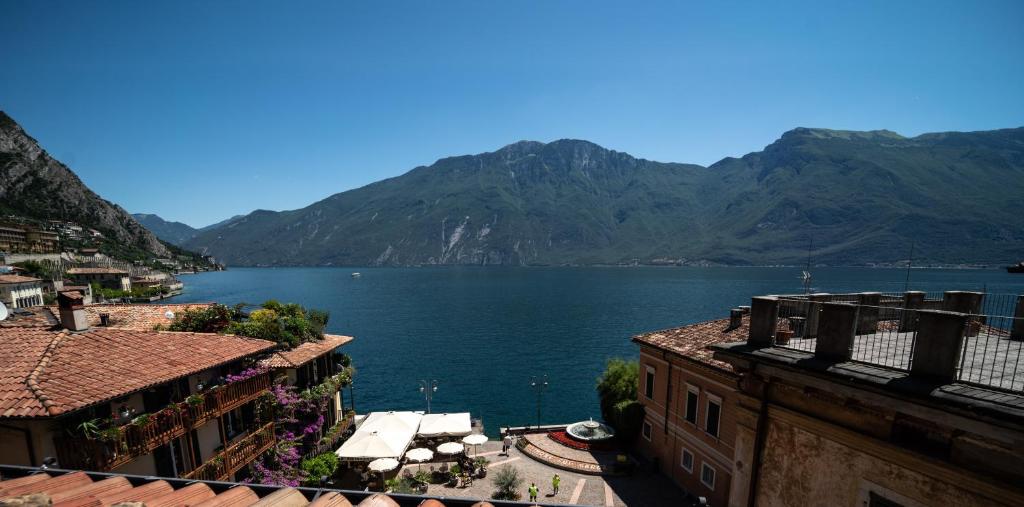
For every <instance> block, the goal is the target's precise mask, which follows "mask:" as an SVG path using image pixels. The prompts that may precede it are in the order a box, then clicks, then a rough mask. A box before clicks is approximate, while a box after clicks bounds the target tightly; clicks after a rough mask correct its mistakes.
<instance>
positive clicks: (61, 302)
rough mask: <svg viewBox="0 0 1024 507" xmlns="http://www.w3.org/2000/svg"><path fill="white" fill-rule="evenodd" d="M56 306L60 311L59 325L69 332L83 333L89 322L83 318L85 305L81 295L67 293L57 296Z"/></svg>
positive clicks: (74, 292) (71, 292)
mask: <svg viewBox="0 0 1024 507" xmlns="http://www.w3.org/2000/svg"><path fill="white" fill-rule="evenodd" d="M57 306H58V308H59V309H60V323H61V325H62V326H64V327H65V328H67V329H68V330H70V331H85V330H86V329H89V322H88V321H87V320H86V318H85V304H84V301H83V299H82V294H80V293H79V292H77V291H67V292H61V293H59V294H57Z"/></svg>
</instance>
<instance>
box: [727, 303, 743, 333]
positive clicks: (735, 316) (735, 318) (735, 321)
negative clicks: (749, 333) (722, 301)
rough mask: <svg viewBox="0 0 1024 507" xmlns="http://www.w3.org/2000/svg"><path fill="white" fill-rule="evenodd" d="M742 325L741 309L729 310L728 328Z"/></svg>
mask: <svg viewBox="0 0 1024 507" xmlns="http://www.w3.org/2000/svg"><path fill="white" fill-rule="evenodd" d="M742 325H743V309H742V308H733V309H732V310H729V329H736V328H738V327H740V326H742Z"/></svg>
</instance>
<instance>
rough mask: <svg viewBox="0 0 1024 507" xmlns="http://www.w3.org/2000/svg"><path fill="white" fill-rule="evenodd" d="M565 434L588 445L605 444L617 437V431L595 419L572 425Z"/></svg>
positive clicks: (567, 427)
mask: <svg viewBox="0 0 1024 507" xmlns="http://www.w3.org/2000/svg"><path fill="white" fill-rule="evenodd" d="M565 432H566V433H567V434H568V435H569V436H570V437H572V438H573V439H575V440H579V441H580V442H586V443H594V442H603V441H605V440H609V439H611V438H614V437H615V430H614V429H612V427H611V426H608V425H607V424H603V423H599V422H597V421H595V420H594V419H593V418H591V419H590V420H589V421H580V422H577V423H572V424H570V425H568V426H566V427H565Z"/></svg>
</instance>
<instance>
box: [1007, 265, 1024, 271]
mask: <svg viewBox="0 0 1024 507" xmlns="http://www.w3.org/2000/svg"><path fill="white" fill-rule="evenodd" d="M1006 272H1007V273H1024V262H1018V263H1017V265H1016V266H1006Z"/></svg>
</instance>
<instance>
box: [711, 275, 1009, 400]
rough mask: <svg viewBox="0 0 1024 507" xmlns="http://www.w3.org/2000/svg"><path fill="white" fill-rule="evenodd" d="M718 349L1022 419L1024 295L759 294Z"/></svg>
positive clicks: (947, 293) (962, 293) (970, 293)
mask: <svg viewBox="0 0 1024 507" xmlns="http://www.w3.org/2000/svg"><path fill="white" fill-rule="evenodd" d="M713 348H714V349H715V350H716V351H718V352H726V353H728V352H739V353H747V354H751V355H754V356H755V357H758V358H761V359H769V360H771V361H774V362H780V363H786V364H791V365H796V366H802V367H806V368H809V369H817V370H820V371H822V372H827V373H832V374H839V375H843V376H845V377H848V378H853V379H858V380H864V381H870V382H874V383H879V384H885V385H888V386H890V387H900V388H903V387H909V386H916V387H914V389H915V390H917V391H919V392H920V393H924V394H929V395H931V396H933V397H937V398H941V399H943V400H945V401H954V402H959V403H962V404H965V405H969V406H972V407H976V406H984V407H986V408H992V409H995V410H997V411H1000V412H1004V413H1010V414H1012V415H1014V416H1015V417H1024V353H1022V348H1024V296H1018V295H1009V294H987V293H979V292H954V291H950V292H945V293H941V294H937V293H933V294H928V293H924V292H906V293H902V294H892V293H890V294H884V293H878V292H869V293H857V294H807V295H777V296H763V297H756V298H753V301H752V307H751V317H750V333H749V335H748V337H747V339H746V342H744V343H732V344H722V345H716V346H714V347H713Z"/></svg>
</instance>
